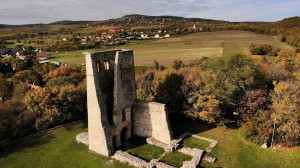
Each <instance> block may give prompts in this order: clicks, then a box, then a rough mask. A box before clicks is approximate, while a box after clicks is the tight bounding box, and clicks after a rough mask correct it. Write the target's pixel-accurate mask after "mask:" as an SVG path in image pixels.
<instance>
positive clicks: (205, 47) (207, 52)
mask: <svg viewBox="0 0 300 168" xmlns="http://www.w3.org/2000/svg"><path fill="white" fill-rule="evenodd" d="M252 42H253V43H257V44H271V45H273V46H274V47H278V48H281V49H283V48H288V49H293V47H292V46H289V45H287V44H286V43H282V42H280V41H279V40H277V39H276V37H273V36H267V35H260V34H255V33H252V32H246V31H220V32H201V33H196V34H190V35H185V36H180V37H172V38H168V39H160V40H134V41H132V43H131V44H129V45H127V46H118V47H115V48H114V49H121V48H123V49H133V50H134V57H135V65H138V66H142V65H151V64H152V62H153V61H154V60H157V61H158V62H159V63H160V64H163V65H170V64H171V63H172V62H173V60H174V59H181V60H183V61H184V62H186V63H188V62H190V61H191V60H194V59H196V58H201V57H211V56H218V55H220V54H222V53H228V52H241V53H245V54H247V53H249V51H248V46H249V44H250V43H252ZM80 52H81V53H82V52H83V51H80ZM78 53H79V52H78V51H76V52H69V53H64V54H59V55H56V54H53V55H52V56H53V57H54V58H53V60H56V61H60V62H64V63H67V64H72V65H73V64H84V63H85V62H84V61H85V59H84V55H83V54H81V55H80V54H78Z"/></svg>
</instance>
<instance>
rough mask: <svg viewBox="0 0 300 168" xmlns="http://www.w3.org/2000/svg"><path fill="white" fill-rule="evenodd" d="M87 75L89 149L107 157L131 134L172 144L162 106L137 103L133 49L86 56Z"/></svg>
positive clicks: (163, 106) (170, 133) (165, 114)
mask: <svg viewBox="0 0 300 168" xmlns="http://www.w3.org/2000/svg"><path fill="white" fill-rule="evenodd" d="M86 76H87V101H88V145H89V149H90V150H92V151H94V152H96V153H99V154H102V155H105V156H110V155H112V154H113V152H114V151H115V149H116V148H118V147H120V146H121V144H122V143H123V141H125V140H127V139H129V138H130V137H131V135H132V134H135V135H138V136H141V137H151V138H152V139H151V140H152V141H155V142H159V143H162V144H165V145H169V144H171V139H172V131H171V129H170V127H169V121H168V116H167V112H166V111H165V105H164V104H160V103H155V102H143V101H137V100H136V87H135V71H134V59H133V51H132V50H114V51H106V52H97V53H87V54H86ZM133 127H134V129H133ZM152 141H151V142H152Z"/></svg>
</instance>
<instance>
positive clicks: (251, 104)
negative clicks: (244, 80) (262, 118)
mask: <svg viewBox="0 0 300 168" xmlns="http://www.w3.org/2000/svg"><path fill="white" fill-rule="evenodd" d="M268 104H269V99H268V92H267V90H263V89H258V90H252V91H246V94H245V96H244V97H243V99H242V100H241V102H240V104H239V109H238V111H239V112H240V119H239V124H244V123H246V122H249V121H251V120H253V119H255V118H257V117H258V111H259V110H267V109H268Z"/></svg>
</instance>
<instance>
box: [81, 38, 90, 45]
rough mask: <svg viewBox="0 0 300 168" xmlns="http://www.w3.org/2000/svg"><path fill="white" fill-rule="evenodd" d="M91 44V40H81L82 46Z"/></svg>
mask: <svg viewBox="0 0 300 168" xmlns="http://www.w3.org/2000/svg"><path fill="white" fill-rule="evenodd" d="M89 43H90V40H88V39H85V38H84V39H81V44H89Z"/></svg>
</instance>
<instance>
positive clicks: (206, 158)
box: [203, 156, 217, 163]
mask: <svg viewBox="0 0 300 168" xmlns="http://www.w3.org/2000/svg"><path fill="white" fill-rule="evenodd" d="M203 160H205V161H207V162H209V163H215V161H216V160H217V158H214V157H211V156H205V157H204V158H203Z"/></svg>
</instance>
